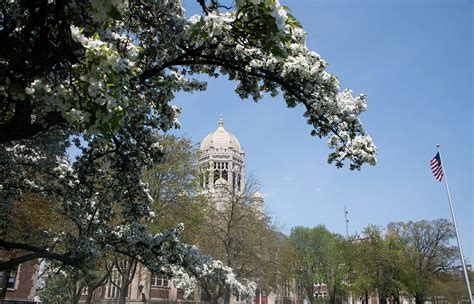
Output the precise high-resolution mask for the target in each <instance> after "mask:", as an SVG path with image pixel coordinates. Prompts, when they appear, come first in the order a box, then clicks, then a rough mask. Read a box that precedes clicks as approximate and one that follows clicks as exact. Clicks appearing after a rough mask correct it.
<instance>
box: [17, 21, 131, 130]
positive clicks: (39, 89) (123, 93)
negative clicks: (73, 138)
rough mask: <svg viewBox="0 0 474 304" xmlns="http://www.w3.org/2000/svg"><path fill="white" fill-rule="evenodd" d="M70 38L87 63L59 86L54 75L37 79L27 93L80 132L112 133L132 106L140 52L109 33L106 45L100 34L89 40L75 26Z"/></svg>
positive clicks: (46, 109) (123, 37) (72, 70)
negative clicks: (78, 47)
mask: <svg viewBox="0 0 474 304" xmlns="http://www.w3.org/2000/svg"><path fill="white" fill-rule="evenodd" d="M71 34H72V37H73V39H74V40H75V41H76V42H78V43H80V44H81V45H82V46H83V47H84V48H85V52H86V53H85V58H84V60H83V61H82V62H81V63H80V64H74V65H73V66H72V68H71V77H70V78H69V79H66V80H64V81H62V82H61V83H59V84H55V83H54V81H53V79H54V77H53V75H50V77H46V78H40V79H36V80H34V81H33V82H32V83H31V84H30V85H29V86H28V87H26V88H25V92H26V94H28V95H30V96H31V97H32V99H33V101H34V102H35V103H42V105H43V110H44V111H60V112H61V113H63V115H64V117H65V118H66V119H67V120H68V121H69V122H71V123H72V124H73V125H76V126H77V127H78V128H80V129H83V128H85V129H87V130H89V131H90V132H92V133H95V132H97V131H98V130H104V129H105V130H107V129H113V128H114V127H116V126H117V125H118V124H119V121H120V119H121V117H122V116H123V111H124V109H125V108H126V107H127V106H128V105H129V97H128V96H129V95H130V94H131V93H130V89H129V86H130V80H131V77H134V76H136V75H137V73H138V72H140V69H139V68H138V67H137V66H136V64H135V60H136V59H137V56H138V54H139V50H140V49H139V47H137V46H136V45H135V44H134V43H133V41H132V40H131V39H130V38H129V37H127V36H124V35H119V34H117V33H113V32H110V31H108V33H107V35H104V36H106V38H108V40H107V41H104V40H101V39H100V36H99V35H98V34H95V35H94V37H86V36H85V35H83V34H82V30H81V29H79V28H78V27H76V26H71ZM85 100H87V102H84V101H85Z"/></svg>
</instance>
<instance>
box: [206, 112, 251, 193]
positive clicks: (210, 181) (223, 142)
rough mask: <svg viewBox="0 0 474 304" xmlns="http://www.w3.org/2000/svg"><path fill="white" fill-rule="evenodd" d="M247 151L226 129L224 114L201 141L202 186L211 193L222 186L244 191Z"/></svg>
mask: <svg viewBox="0 0 474 304" xmlns="http://www.w3.org/2000/svg"><path fill="white" fill-rule="evenodd" d="M244 156H245V153H244V151H243V150H242V147H241V146H240V143H239V141H238V140H237V138H236V137H235V136H234V135H232V134H231V133H229V132H227V131H226V130H225V129H224V122H223V120H222V114H221V115H220V117H219V127H218V128H217V130H216V131H214V132H211V133H209V135H207V136H206V137H205V138H204V140H203V141H202V143H201V155H200V157H199V167H200V169H201V172H202V174H203V176H202V177H203V178H202V186H203V188H204V189H206V190H207V191H209V192H210V193H214V192H215V191H216V190H218V189H219V188H220V187H227V189H229V190H230V191H232V192H233V191H236V192H238V193H240V192H242V191H243V189H244V176H245V175H244V168H245V165H244Z"/></svg>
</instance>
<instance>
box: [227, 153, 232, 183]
mask: <svg viewBox="0 0 474 304" xmlns="http://www.w3.org/2000/svg"><path fill="white" fill-rule="evenodd" d="M233 174H234V162H233V161H232V156H231V159H230V160H229V162H228V168H227V185H228V187H229V190H230V191H231V192H232V190H233V189H232V188H233V187H234V185H233V183H232V182H233V179H234V177H233V176H232V175H233Z"/></svg>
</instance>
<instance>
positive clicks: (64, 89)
mask: <svg viewBox="0 0 474 304" xmlns="http://www.w3.org/2000/svg"><path fill="white" fill-rule="evenodd" d="M198 3H199V5H200V6H201V8H202V14H200V15H195V16H192V17H187V16H186V15H185V14H184V9H183V7H182V4H181V1H179V0H158V1H148V0H129V1H125V0H106V1H98V0H90V1H78V0H72V1H64V0H43V1H16V0H3V1H1V2H0V45H1V48H0V175H1V176H0V200H1V202H0V203H1V205H0V248H1V249H2V251H1V255H2V258H1V259H0V260H1V261H0V270H4V269H8V268H11V267H14V266H16V265H19V264H20V263H23V262H26V261H29V260H34V259H38V258H45V259H50V260H55V261H57V262H60V263H63V264H64V265H70V266H74V267H78V268H87V266H88V265H90V264H92V263H94V259H96V258H100V257H102V256H104V255H106V254H107V252H115V253H117V252H118V253H121V254H123V255H124V256H129V257H134V258H136V259H138V260H140V261H141V262H142V263H144V264H145V265H146V266H147V267H149V268H150V269H151V270H153V271H161V272H169V273H172V274H173V276H174V277H176V278H180V279H181V280H180V282H182V283H180V284H181V285H180V287H182V288H185V286H191V285H192V280H193V279H192V278H193V277H200V276H201V277H203V276H207V277H209V278H214V279H215V280H216V281H219V282H222V283H223V284H226V285H227V286H229V288H232V289H234V288H235V289H238V290H242V293H244V292H250V291H249V290H251V287H252V284H243V283H242V280H241V281H240V282H239V281H238V280H237V278H236V277H235V275H234V274H233V273H232V270H231V269H229V268H228V267H224V266H223V265H222V263H219V262H218V261H213V260H212V258H210V257H208V256H203V255H201V254H200V253H199V251H198V250H197V249H196V248H195V247H193V246H190V245H186V244H183V243H182V242H181V241H180V238H179V235H180V231H181V230H182V229H183V227H182V226H181V225H178V226H177V227H176V228H175V229H172V230H170V231H164V232H162V233H159V234H151V233H150V231H148V230H147V226H146V223H147V221H149V220H151V219H152V218H153V212H152V210H151V209H150V203H151V196H150V195H149V193H148V188H147V184H145V183H143V182H141V180H142V176H141V175H142V171H143V170H142V169H143V168H146V167H147V166H151V164H153V163H155V162H158V161H159V160H160V158H161V157H162V154H163V153H162V150H161V146H160V143H159V141H158V139H157V138H158V135H159V132H166V131H167V130H169V129H170V128H173V127H179V123H178V116H179V112H180V109H178V108H177V107H176V106H174V105H173V104H172V101H173V99H174V94H175V93H176V92H179V91H186V92H191V91H196V90H204V89H205V88H206V83H205V82H203V81H200V80H197V79H194V78H193V75H196V74H206V75H209V76H212V77H217V76H219V75H225V76H226V77H228V78H229V79H231V80H236V81H237V82H238V86H237V88H236V90H235V92H236V93H237V94H238V95H239V96H240V97H241V98H249V97H252V98H253V99H254V100H256V101H257V100H259V99H260V98H262V94H263V93H265V92H268V93H270V94H271V95H272V96H276V95H278V94H282V95H283V97H284V100H285V102H286V104H287V106H288V107H295V106H297V105H299V104H302V105H303V106H304V107H305V109H306V111H305V113H304V117H305V119H306V120H307V122H308V124H309V125H311V126H312V128H313V130H312V135H313V136H318V137H321V138H322V137H326V138H327V139H328V146H329V148H330V149H332V150H331V152H330V154H329V158H328V161H329V162H330V163H334V164H335V165H336V166H337V167H342V166H343V165H344V164H346V163H347V164H348V165H349V168H350V169H360V168H361V166H362V165H363V164H365V163H368V164H371V165H374V164H375V162H376V147H375V145H374V144H373V142H372V139H371V137H370V136H369V135H367V134H366V132H365V131H364V128H363V125H362V123H361V121H360V120H359V114H360V113H361V112H363V111H365V110H366V101H365V98H364V96H363V95H358V96H354V95H353V94H352V92H351V91H350V90H341V89H340V87H339V83H338V80H337V78H336V77H335V76H333V75H331V74H330V73H328V72H327V71H326V66H327V63H326V61H324V59H322V58H321V56H320V55H318V54H317V53H315V52H313V51H310V50H309V49H308V48H307V47H306V44H305V38H306V33H305V32H304V30H303V28H302V27H301V25H300V23H299V22H298V21H297V20H296V19H295V18H294V17H293V16H292V15H291V14H290V11H289V9H288V8H287V7H284V6H282V5H280V3H279V2H278V1H277V0H237V1H236V2H235V4H233V6H232V7H226V6H225V5H223V4H222V3H219V1H216V0H211V1H205V0H198ZM71 147H75V148H76V149H78V150H79V151H80V152H79V153H78V156H77V157H76V158H75V159H74V160H71V159H69V158H68V155H67V151H70V150H69V149H70V148H71ZM31 197H35V198H36V199H40V200H42V201H44V202H46V205H47V206H48V208H50V209H51V210H54V212H55V214H57V216H58V218H60V219H61V225H54V223H45V225H43V226H42V227H38V229H37V230H35V231H30V234H25V233H17V230H15V229H16V228H17V225H16V224H15V221H14V220H13V217H12V214H13V212H14V210H15V208H21V206H22V202H24V201H25V200H26V199H28V198H31ZM48 210H49V209H48Z"/></svg>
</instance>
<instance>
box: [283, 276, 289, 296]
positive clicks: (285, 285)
mask: <svg viewBox="0 0 474 304" xmlns="http://www.w3.org/2000/svg"><path fill="white" fill-rule="evenodd" d="M282 292H283V296H284V297H289V296H290V282H289V281H288V280H285V281H283V285H282Z"/></svg>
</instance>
